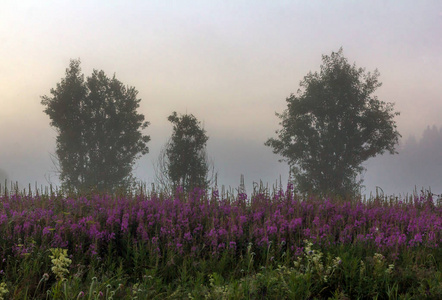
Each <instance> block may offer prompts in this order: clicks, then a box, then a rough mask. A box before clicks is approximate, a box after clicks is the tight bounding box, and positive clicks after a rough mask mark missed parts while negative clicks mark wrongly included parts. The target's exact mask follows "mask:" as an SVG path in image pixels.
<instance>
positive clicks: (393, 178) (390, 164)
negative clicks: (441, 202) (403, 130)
mask: <svg viewBox="0 0 442 300" xmlns="http://www.w3.org/2000/svg"><path fill="white" fill-rule="evenodd" d="M398 152H399V154H396V155H389V154H386V155H382V156H377V157H375V158H373V159H370V160H369V161H367V163H366V167H367V169H368V171H367V173H366V174H365V184H366V185H367V190H370V191H374V192H375V191H376V186H377V187H380V188H381V190H379V193H381V191H383V193H384V194H385V195H392V194H395V195H406V194H409V195H410V194H412V193H413V192H417V193H420V191H422V190H424V191H425V190H427V191H430V190H431V191H432V192H433V193H434V194H438V195H441V194H442V176H441V172H442V127H440V128H437V127H436V126H435V125H433V126H431V127H430V126H428V127H427V128H426V129H425V130H424V131H423V133H422V137H420V138H416V137H415V136H413V135H412V136H409V137H408V138H406V139H402V142H401V144H400V145H399V147H398Z"/></svg>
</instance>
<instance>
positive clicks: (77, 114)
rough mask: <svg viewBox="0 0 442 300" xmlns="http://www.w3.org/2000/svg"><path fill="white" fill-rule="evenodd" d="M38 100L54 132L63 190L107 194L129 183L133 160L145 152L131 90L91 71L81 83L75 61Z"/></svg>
mask: <svg viewBox="0 0 442 300" xmlns="http://www.w3.org/2000/svg"><path fill="white" fill-rule="evenodd" d="M50 93H51V95H50V96H42V97H41V99H42V101H41V103H42V105H44V106H45V110H44V112H45V113H46V114H47V115H48V116H49V118H50V120H51V123H50V124H51V126H53V127H55V128H56V130H57V133H58V135H57V138H56V148H57V149H56V157H57V159H58V163H59V171H60V180H61V181H62V183H63V186H65V187H69V188H72V189H76V190H85V189H90V188H95V189H98V190H99V191H113V190H114V189H115V188H117V187H121V186H122V185H123V186H125V185H127V184H129V183H130V182H131V181H132V180H133V178H132V167H133V164H134V162H135V160H136V159H137V158H139V157H140V156H141V155H143V154H146V153H148V150H149V149H148V147H147V143H148V142H149V140H150V137H149V136H147V135H143V133H142V130H143V129H145V128H146V127H147V126H148V125H149V123H148V122H146V121H144V115H142V114H139V113H137V109H138V107H139V103H140V101H141V100H140V99H137V94H138V91H137V90H136V89H135V88H134V87H129V86H128V87H126V86H124V85H123V84H122V83H121V82H120V81H119V80H117V79H116V78H115V75H114V76H113V77H112V78H109V77H107V76H106V75H105V73H104V72H103V71H97V70H94V71H93V73H92V75H91V76H89V77H87V78H86V80H85V79H84V75H83V74H82V73H81V68H80V60H71V62H70V65H69V68H67V69H66V76H65V77H64V78H62V79H61V82H60V83H57V85H56V88H55V89H51V90H50Z"/></svg>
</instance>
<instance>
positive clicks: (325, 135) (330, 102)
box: [265, 48, 400, 196]
mask: <svg viewBox="0 0 442 300" xmlns="http://www.w3.org/2000/svg"><path fill="white" fill-rule="evenodd" d="M322 61H323V64H322V65H321V70H320V72H319V73H318V72H315V73H311V72H310V73H309V74H307V76H305V77H304V79H303V80H302V81H301V83H300V87H301V89H299V90H298V93H297V94H296V95H295V94H291V95H290V97H288V98H287V99H286V100H287V106H288V107H287V109H286V110H285V111H284V112H283V113H282V114H277V116H278V117H279V118H280V119H281V122H280V125H281V126H282V129H281V130H278V131H277V132H276V133H277V134H278V137H277V138H270V139H268V140H267V142H266V143H265V144H266V145H267V146H270V147H272V148H273V152H274V153H276V154H280V155H282V156H283V157H284V158H285V160H286V161H287V162H288V163H289V164H290V165H291V167H292V171H293V173H294V176H295V179H296V182H297V185H298V189H299V190H300V191H301V192H315V193H321V194H324V193H331V194H335V195H341V196H348V195H354V194H356V193H357V192H358V191H359V188H360V184H361V182H358V181H357V176H358V174H360V173H361V172H362V171H363V167H362V163H363V162H364V161H366V160H367V159H369V158H370V157H374V156H376V155H377V154H382V153H384V152H385V151H389V152H390V153H391V154H394V153H395V146H396V144H397V143H398V140H399V137H400V134H399V133H398V131H397V130H396V123H395V121H394V120H393V118H394V117H395V116H396V115H398V114H399V113H397V112H393V104H392V103H385V102H383V101H380V100H378V98H377V97H376V96H374V95H373V93H374V92H375V91H376V89H377V88H379V87H380V86H381V83H380V82H379V81H378V77H379V72H378V71H377V70H375V71H374V72H373V73H370V72H365V69H362V68H356V66H355V65H350V64H349V63H348V61H347V59H346V58H345V57H344V56H343V53H342V48H341V49H340V50H339V51H338V52H332V54H331V55H330V56H327V55H323V56H322Z"/></svg>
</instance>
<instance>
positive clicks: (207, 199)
mask: <svg viewBox="0 0 442 300" xmlns="http://www.w3.org/2000/svg"><path fill="white" fill-rule="evenodd" d="M441 212H442V207H441V206H440V203H435V202H434V201H433V199H432V197H431V194H422V195H420V196H416V197H413V198H407V199H402V200H400V199H397V198H390V199H387V198H379V197H378V198H373V199H370V200H368V201H362V200H358V199H350V200H343V199H337V198H317V197H314V196H299V195H296V194H295V193H294V191H293V188H292V186H291V185H289V186H288V187H287V189H285V190H282V189H275V190H274V191H272V192H269V190H268V189H263V188H262V186H261V189H257V190H255V191H254V192H253V193H252V195H251V196H250V198H249V197H248V195H247V194H245V193H244V192H243V191H242V190H238V192H237V193H236V194H235V193H232V192H231V193H223V192H221V195H220V193H219V192H218V191H217V190H213V191H210V192H208V191H203V190H198V189H195V190H194V191H193V192H192V193H189V194H184V193H183V192H182V191H181V190H177V191H176V193H175V194H174V195H164V194H161V193H158V192H156V191H155V190H152V191H150V192H147V191H146V190H145V189H144V190H143V189H140V190H139V191H138V192H134V193H128V194H126V195H124V196H118V195H99V194H94V193H90V194H88V195H86V194H85V195H71V196H66V195H63V194H62V193H57V192H56V191H52V192H48V193H41V192H40V193H34V194H33V195H32V194H31V193H30V192H29V193H14V192H12V193H11V192H9V193H8V192H4V193H2V196H1V197H0V283H1V285H0V299H1V297H3V298H4V299H155V298H156V299H160V298H170V299H183V298H188V299H204V298H208V299H267V298H269V299H314V298H317V299H358V298H359V299H367V298H368V299H372V298H378V299H437V298H438V297H442V280H441V279H442V278H441V277H442V275H441V257H442V251H441V247H440V243H441V239H442V234H441V228H442V214H441Z"/></svg>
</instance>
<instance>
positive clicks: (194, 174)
mask: <svg viewBox="0 0 442 300" xmlns="http://www.w3.org/2000/svg"><path fill="white" fill-rule="evenodd" d="M168 120H169V121H170V122H171V123H172V124H173V133H172V136H171V138H170V140H169V142H168V143H167V144H166V146H165V148H164V149H163V151H162V153H161V154H160V158H159V170H157V172H158V171H159V172H161V174H157V179H158V177H159V179H160V180H159V183H160V184H161V185H163V187H167V183H168V182H170V183H171V184H172V187H173V188H176V187H177V186H181V187H183V189H184V191H186V192H188V191H190V190H191V189H192V188H195V187H201V188H206V187H207V186H208V184H209V182H210V179H209V173H210V169H212V170H213V168H211V165H210V163H209V162H208V158H207V153H206V143H207V140H208V139H209V137H208V136H207V135H206V131H205V130H204V129H203V128H201V125H200V122H198V120H197V119H196V118H195V117H194V116H193V115H192V114H190V115H189V114H185V115H181V116H178V115H177V113H176V112H173V113H172V114H171V115H170V116H169V117H168ZM158 175H159V176H158Z"/></svg>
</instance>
